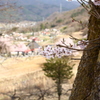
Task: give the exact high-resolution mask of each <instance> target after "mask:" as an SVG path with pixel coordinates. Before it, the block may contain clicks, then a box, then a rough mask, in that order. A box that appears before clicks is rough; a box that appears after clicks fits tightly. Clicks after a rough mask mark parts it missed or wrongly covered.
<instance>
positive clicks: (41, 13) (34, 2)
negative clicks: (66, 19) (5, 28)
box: [0, 0, 79, 22]
mask: <svg viewBox="0 0 100 100" xmlns="http://www.w3.org/2000/svg"><path fill="white" fill-rule="evenodd" d="M15 1H16V4H17V6H18V7H20V6H21V8H22V9H18V8H17V7H15V9H16V10H14V9H8V10H7V11H5V12H0V21H1V22H12V21H15V22H16V21H41V20H43V19H46V18H47V17H48V16H50V15H51V14H52V13H54V12H60V5H61V6H62V9H61V11H68V10H71V9H75V8H77V7H79V3H78V2H75V1H74V2H67V1H65V0H15ZM60 1H61V2H60Z"/></svg>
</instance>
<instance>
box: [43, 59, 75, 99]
mask: <svg viewBox="0 0 100 100" xmlns="http://www.w3.org/2000/svg"><path fill="white" fill-rule="evenodd" d="M43 65H44V67H43V71H44V72H45V75H46V76H47V77H50V78H52V79H53V80H54V81H55V83H56V87H57V94H58V100H61V95H62V83H63V82H64V81H65V80H68V79H70V78H71V77H72V76H73V74H72V67H73V66H70V65H69V58H66V59H64V58H51V59H47V62H46V63H44V64H43Z"/></svg>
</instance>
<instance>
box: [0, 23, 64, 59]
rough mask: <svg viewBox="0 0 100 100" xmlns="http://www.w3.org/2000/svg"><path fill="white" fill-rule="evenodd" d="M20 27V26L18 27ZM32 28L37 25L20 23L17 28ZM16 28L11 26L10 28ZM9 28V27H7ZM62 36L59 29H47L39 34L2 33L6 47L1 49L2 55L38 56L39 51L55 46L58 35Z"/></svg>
mask: <svg viewBox="0 0 100 100" xmlns="http://www.w3.org/2000/svg"><path fill="white" fill-rule="evenodd" d="M18 25H19V26H18ZM29 25H30V27H32V25H33V26H34V25H35V23H33V24H32V23H25V24H23V23H19V24H17V27H29ZM12 27H15V25H14V24H11V26H10V28H12ZM2 28H4V27H2ZM7 28H8V26H7ZM60 34H62V33H61V32H60V31H59V30H58V29H45V30H42V31H39V32H28V33H18V32H12V33H10V34H7V33H2V32H1V33H0V41H1V42H2V43H3V44H2V45H5V47H4V48H6V49H5V50H4V49H1V52H2V55H1V56H4V55H9V56H11V57H12V56H20V57H22V56H26V55H27V56H33V55H37V54H38V51H39V50H38V49H39V48H40V47H44V46H46V45H54V39H55V38H56V36H57V35H60Z"/></svg>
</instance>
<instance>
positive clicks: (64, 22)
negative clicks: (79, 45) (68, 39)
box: [34, 7, 89, 33]
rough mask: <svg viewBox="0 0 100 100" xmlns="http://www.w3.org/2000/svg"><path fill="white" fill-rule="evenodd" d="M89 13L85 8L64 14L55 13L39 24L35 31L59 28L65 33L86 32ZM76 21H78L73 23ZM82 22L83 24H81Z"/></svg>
mask: <svg viewBox="0 0 100 100" xmlns="http://www.w3.org/2000/svg"><path fill="white" fill-rule="evenodd" d="M88 17H89V15H88V13H87V12H86V10H85V9H84V8H83V7H79V8H77V9H74V10H71V11H65V12H62V13H58V12H56V13H53V14H52V15H51V16H49V17H48V18H47V19H46V20H44V21H42V22H39V23H38V24H37V25H36V27H34V30H35V31H37V30H42V29H45V28H58V29H60V30H61V31H62V32H64V33H69V32H70V33H72V32H75V31H80V30H83V31H86V26H87V22H88ZM73 19H75V20H76V21H72V20H73ZM80 21H81V22H82V23H80Z"/></svg>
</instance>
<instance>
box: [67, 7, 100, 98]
mask: <svg viewBox="0 0 100 100" xmlns="http://www.w3.org/2000/svg"><path fill="white" fill-rule="evenodd" d="M92 10H94V9H92ZM96 10H97V11H98V13H99V14H100V6H97V7H96ZM88 29H89V31H88V40H89V41H92V40H94V39H95V40H94V41H93V42H91V43H89V44H88V46H87V48H86V49H88V50H87V51H84V52H83V56H82V58H81V61H80V64H79V66H78V72H77V76H76V79H75V81H74V84H73V89H72V92H71V96H70V97H69V100H100V60H99V56H100V55H99V50H100V39H97V40H96V38H99V37H100V19H97V18H95V17H94V16H93V15H91V16H90V19H89V24H88ZM98 43H99V44H98ZM98 55H99V56H98Z"/></svg>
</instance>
